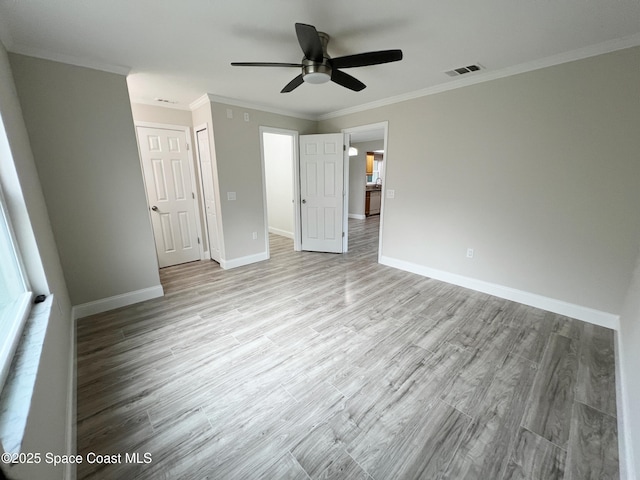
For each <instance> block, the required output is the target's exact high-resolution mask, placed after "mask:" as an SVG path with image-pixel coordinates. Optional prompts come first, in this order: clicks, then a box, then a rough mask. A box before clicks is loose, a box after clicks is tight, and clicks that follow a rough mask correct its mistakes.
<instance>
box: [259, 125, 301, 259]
mask: <svg viewBox="0 0 640 480" xmlns="http://www.w3.org/2000/svg"><path fill="white" fill-rule="evenodd" d="M259 130H260V159H261V161H262V204H263V205H264V229H265V232H264V238H265V243H266V245H265V252H267V258H270V253H269V217H268V213H267V179H266V175H265V172H266V170H265V158H264V140H263V134H265V133H275V134H277V135H288V136H290V137H292V140H293V146H292V147H293V152H292V155H291V159H292V161H293V168H292V171H293V177H292V178H291V182H292V183H293V249H294V250H295V251H296V252H300V251H301V250H302V238H301V236H302V226H301V224H300V215H301V210H300V208H301V207H300V182H299V181H297V179H298V178H300V162H299V161H298V152H299V148H300V147H299V136H300V133H299V132H298V131H296V130H287V129H284V128H275V127H266V126H262V125H261V126H260V129H259Z"/></svg>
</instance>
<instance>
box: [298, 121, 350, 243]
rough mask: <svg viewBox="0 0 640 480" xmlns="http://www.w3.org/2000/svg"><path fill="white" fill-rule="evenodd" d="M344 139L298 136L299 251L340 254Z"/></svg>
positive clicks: (339, 137)
mask: <svg viewBox="0 0 640 480" xmlns="http://www.w3.org/2000/svg"><path fill="white" fill-rule="evenodd" d="M343 167H344V135H343V134H342V133H331V134H327V135H301V136H300V199H301V208H300V215H301V217H300V218H301V224H302V250H307V251H313V252H333V253H342V217H343V202H344V169H343Z"/></svg>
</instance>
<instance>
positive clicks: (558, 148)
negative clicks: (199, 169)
mask: <svg viewBox="0 0 640 480" xmlns="http://www.w3.org/2000/svg"><path fill="white" fill-rule="evenodd" d="M639 85H640V48H638V47H636V48H631V49H626V50H621V51H617V52H613V53H609V54H606V55H601V56H597V57H592V58H588V59H585V60H580V61H576V62H571V63H567V64H563V65H558V66H555V67H550V68H545V69H541V70H537V71H533V72H529V73H524V74H520V75H516V76H512V77H508V78H503V79H499V80H494V81H490V82H486V83H481V84H477V85H474V86H469V87H466V88H461V89H458V90H454V91H449V92H444V93H440V94H437V95H432V96H428V97H422V98H418V99H414V100H410V101H407V102H403V103H399V104H395V105H390V106H387V107H381V108H377V109H373V110H368V111H366V112H361V113H356V114H351V115H345V116H341V117H338V118H332V119H327V120H324V121H321V122H320V130H321V131H323V132H333V131H339V130H340V129H341V128H348V127H354V126H358V125H366V124H370V123H373V122H379V121H384V120H388V121H389V137H388V145H387V152H386V155H385V162H386V166H385V184H386V188H391V189H394V190H395V198H394V199H385V200H386V203H385V211H384V226H383V231H382V235H383V252H382V253H383V255H386V256H389V257H394V258H397V259H401V260H405V261H408V262H414V263H416V264H419V265H423V266H426V267H431V268H435V269H439V270H443V271H447V272H452V273H455V274H458V275H463V276H466V277H471V278H476V279H480V280H484V281H487V282H492V283H496V284H499V285H504V286H507V287H511V288H515V289H519V290H523V291H526V292H530V293H534V294H538V295H542V296H545V297H550V298H555V299H559V300H563V301H566V302H569V303H572V304H577V305H582V306H586V307H590V308H593V309H596V310H600V311H603V312H609V313H612V314H616V315H621V317H620V331H619V337H618V338H619V339H620V342H619V344H620V347H621V348H620V353H621V355H620V357H619V362H620V367H621V370H622V373H623V375H624V377H623V378H624V382H623V389H624V392H625V398H624V400H625V403H626V406H627V409H626V412H625V414H626V416H627V420H628V422H627V424H626V427H627V429H626V434H627V440H631V442H632V445H630V447H629V448H630V451H631V452H632V455H630V456H629V459H630V460H631V461H634V460H633V459H634V458H635V463H636V471H638V472H640V460H639V459H640V433H639V432H640V414H639V412H638V409H637V408H636V406H637V405H640V380H639V379H638V375H637V374H636V371H637V369H638V365H640V356H639V354H638V351H640V300H639V299H640V273H639V268H640V267H636V272H635V276H633V275H634V273H633V272H634V266H636V265H638V262H639V261H640V258H638V247H639V246H640V215H638V205H640V188H639V185H640V161H639V160H638V159H639V157H638V152H640V135H639V134H638V128H639V125H640V96H639V95H638V86H639ZM467 247H473V248H475V257H474V259H473V260H467V259H466V258H465V251H466V248H467ZM632 276H633V281H632Z"/></svg>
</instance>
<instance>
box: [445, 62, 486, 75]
mask: <svg viewBox="0 0 640 480" xmlns="http://www.w3.org/2000/svg"><path fill="white" fill-rule="evenodd" d="M478 70H482V66H481V65H478V64H476V65H467V66H466V67H460V68H454V69H453V70H449V71H448V72H444V73H446V74H447V75H449V76H450V77H458V76H460V75H464V74H465V73H471V72H477V71H478Z"/></svg>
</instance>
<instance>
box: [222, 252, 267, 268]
mask: <svg viewBox="0 0 640 480" xmlns="http://www.w3.org/2000/svg"><path fill="white" fill-rule="evenodd" d="M264 260H269V255H268V254H267V252H262V253H256V254H255V255H248V256H246V257H239V258H234V259H232V260H222V261H221V262H220V267H222V268H223V269H224V270H230V269H232V268H238V267H243V266H245V265H250V264H252V263H257V262H262V261H264Z"/></svg>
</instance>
